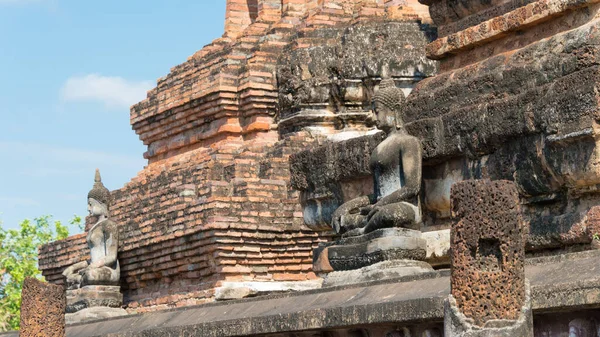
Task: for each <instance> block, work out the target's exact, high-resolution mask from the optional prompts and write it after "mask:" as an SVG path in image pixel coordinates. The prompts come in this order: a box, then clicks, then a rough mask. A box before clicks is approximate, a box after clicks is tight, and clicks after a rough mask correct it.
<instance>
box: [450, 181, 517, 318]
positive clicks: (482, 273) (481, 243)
mask: <svg viewBox="0 0 600 337" xmlns="http://www.w3.org/2000/svg"><path fill="white" fill-rule="evenodd" d="M452 214H453V217H454V219H455V221H456V222H455V224H454V227H453V228H452V234H451V247H452V255H451V259H452V277H451V286H452V295H453V297H454V298H455V299H456V302H457V305H458V308H460V311H461V312H462V313H463V314H464V315H465V316H466V317H468V318H470V319H473V321H474V323H475V324H476V325H479V326H483V325H484V324H485V323H486V322H488V321H491V320H499V319H504V320H517V319H519V317H520V314H521V308H522V307H523V304H524V300H525V269H524V258H525V237H526V234H527V230H526V227H525V226H524V224H523V221H522V220H521V216H520V211H519V196H518V192H517V189H516V187H515V185H514V184H513V183H512V182H509V181H489V180H473V181H464V182H460V183H457V184H455V185H454V186H453V187H452Z"/></svg>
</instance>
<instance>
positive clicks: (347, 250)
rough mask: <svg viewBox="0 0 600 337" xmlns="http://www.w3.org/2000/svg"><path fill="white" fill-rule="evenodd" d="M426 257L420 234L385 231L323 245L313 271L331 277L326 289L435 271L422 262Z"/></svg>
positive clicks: (406, 231) (393, 230)
mask: <svg viewBox="0 0 600 337" xmlns="http://www.w3.org/2000/svg"><path fill="white" fill-rule="evenodd" d="M426 255H427V241H426V240H425V239H423V238H422V237H421V232H420V231H417V230H411V229H406V228H385V229H380V230H376V231H374V232H371V233H369V234H365V235H361V236H355V237H347V238H342V239H339V240H337V241H334V242H331V243H327V244H324V245H322V246H321V247H319V248H318V249H316V250H315V252H314V266H313V268H314V270H315V271H316V272H323V273H329V274H328V275H327V276H325V277H324V278H325V282H324V286H335V285H343V284H350V283H360V282H366V281H372V280H379V279H383V278H396V277H402V276H409V275H415V274H420V273H424V272H428V271H432V270H433V269H432V268H431V266H430V265H429V264H427V263H425V262H423V260H424V259H425V257H426Z"/></svg>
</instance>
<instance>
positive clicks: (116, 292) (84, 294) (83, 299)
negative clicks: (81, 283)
mask: <svg viewBox="0 0 600 337" xmlns="http://www.w3.org/2000/svg"><path fill="white" fill-rule="evenodd" d="M120 289H121V288H120V287H118V286H85V287H83V288H79V289H73V290H67V313H74V312H77V311H79V310H83V309H86V308H91V307H111V308H120V307H121V306H122V305H123V294H121V292H120Z"/></svg>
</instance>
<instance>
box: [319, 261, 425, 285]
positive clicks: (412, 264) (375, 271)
mask: <svg viewBox="0 0 600 337" xmlns="http://www.w3.org/2000/svg"><path fill="white" fill-rule="evenodd" d="M427 272H433V268H432V267H431V266H430V265H429V264H428V263H427V262H423V261H415V260H391V261H383V262H379V263H376V264H373V265H370V266H367V267H363V268H360V269H356V270H345V271H334V272H331V273H329V274H327V275H325V276H323V287H335V286H342V285H348V284H355V283H362V282H370V281H377V280H385V279H392V278H399V277H403V276H412V275H419V274H424V273H427Z"/></svg>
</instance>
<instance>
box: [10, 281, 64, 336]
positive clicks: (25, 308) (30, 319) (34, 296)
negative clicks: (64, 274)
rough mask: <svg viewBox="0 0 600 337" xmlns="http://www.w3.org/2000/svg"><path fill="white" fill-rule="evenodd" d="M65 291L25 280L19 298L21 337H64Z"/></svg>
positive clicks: (53, 286) (54, 286) (50, 285)
mask: <svg viewBox="0 0 600 337" xmlns="http://www.w3.org/2000/svg"><path fill="white" fill-rule="evenodd" d="M65 306H66V298H65V291H64V288H63V287H62V286H58V285H53V284H48V283H44V282H41V281H38V280H36V279H33V278H27V279H26V280H25V283H24V284H23V292H22V298H21V331H20V334H19V336H21V337H64V336H65Z"/></svg>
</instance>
